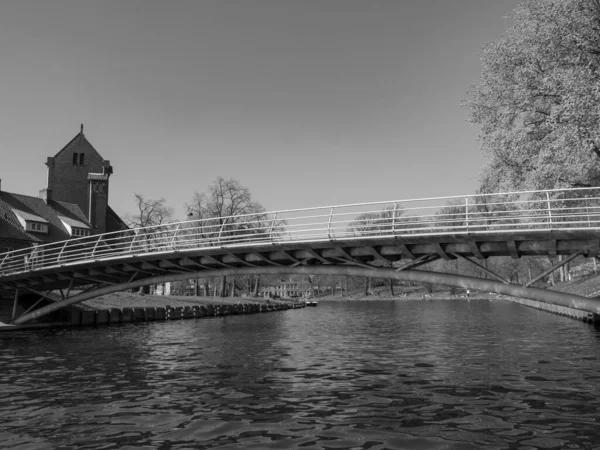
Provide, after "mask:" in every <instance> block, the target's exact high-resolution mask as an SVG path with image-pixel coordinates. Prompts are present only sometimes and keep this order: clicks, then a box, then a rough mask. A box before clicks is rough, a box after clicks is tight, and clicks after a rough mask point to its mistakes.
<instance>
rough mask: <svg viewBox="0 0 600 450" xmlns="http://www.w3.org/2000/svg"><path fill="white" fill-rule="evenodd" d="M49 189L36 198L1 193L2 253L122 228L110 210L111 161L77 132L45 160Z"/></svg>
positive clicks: (123, 225)
mask: <svg viewBox="0 0 600 450" xmlns="http://www.w3.org/2000/svg"><path fill="white" fill-rule="evenodd" d="M46 166H48V184H47V187H46V188H45V189H43V190H41V191H40V195H39V197H32V196H28V195H23V194H14V193H9V192H4V191H2V188H1V184H0V253H3V252H5V251H9V250H11V249H17V248H26V247H30V246H32V245H39V244H43V243H50V242H57V241H63V240H66V239H70V238H77V237H82V236H89V235H93V234H100V233H106V232H111V231H118V230H122V229H124V228H126V225H125V224H124V222H123V221H122V220H121V218H120V217H119V216H118V215H117V214H116V213H115V212H114V211H113V210H112V209H111V208H110V206H109V205H108V192H109V179H110V175H111V174H112V166H111V165H110V161H108V160H105V159H103V158H102V156H101V155H100V153H98V151H97V150H96V149H95V148H94V146H93V145H92V144H91V143H90V142H89V141H88V140H87V138H86V137H85V135H84V134H83V125H82V126H81V131H80V132H79V133H78V134H77V135H76V136H75V137H74V138H73V139H71V141H70V142H69V143H68V144H67V145H65V146H64V147H63V148H62V149H61V150H60V151H59V152H58V153H57V154H56V155H54V156H52V157H49V158H48V159H47V161H46Z"/></svg>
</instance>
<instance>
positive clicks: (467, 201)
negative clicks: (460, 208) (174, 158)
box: [465, 197, 469, 231]
mask: <svg viewBox="0 0 600 450" xmlns="http://www.w3.org/2000/svg"><path fill="white" fill-rule="evenodd" d="M465 221H466V224H467V231H469V197H465Z"/></svg>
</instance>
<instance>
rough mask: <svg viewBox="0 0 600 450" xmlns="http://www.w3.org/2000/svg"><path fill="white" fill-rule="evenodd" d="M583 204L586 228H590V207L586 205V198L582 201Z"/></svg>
mask: <svg viewBox="0 0 600 450" xmlns="http://www.w3.org/2000/svg"><path fill="white" fill-rule="evenodd" d="M583 201H584V202H585V203H584V204H585V214H586V215H587V222H588V227H591V226H592V222H591V220H590V207H589V205H588V199H587V197H586V198H585V199H584V200H583Z"/></svg>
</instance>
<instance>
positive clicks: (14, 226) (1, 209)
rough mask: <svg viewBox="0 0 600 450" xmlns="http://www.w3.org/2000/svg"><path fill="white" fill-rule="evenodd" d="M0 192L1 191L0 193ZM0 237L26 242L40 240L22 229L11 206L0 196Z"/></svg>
mask: <svg viewBox="0 0 600 450" xmlns="http://www.w3.org/2000/svg"><path fill="white" fill-rule="evenodd" d="M0 194H1V193H0ZM0 238H3V239H10V240H18V241H27V242H40V240H39V239H38V238H37V237H36V236H33V235H30V234H28V233H27V232H25V230H23V227H22V226H21V224H20V223H19V219H17V217H16V216H15V213H14V212H13V210H12V208H11V207H10V206H9V205H8V204H7V203H5V202H4V201H2V198H1V197H0Z"/></svg>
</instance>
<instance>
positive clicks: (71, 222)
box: [58, 215, 92, 230]
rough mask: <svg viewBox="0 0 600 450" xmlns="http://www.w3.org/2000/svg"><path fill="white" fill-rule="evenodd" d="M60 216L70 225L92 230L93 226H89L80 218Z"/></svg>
mask: <svg viewBox="0 0 600 450" xmlns="http://www.w3.org/2000/svg"><path fill="white" fill-rule="evenodd" d="M58 218H59V219H60V220H62V221H63V222H64V223H66V224H67V225H69V226H70V227H76V228H84V229H88V230H91V228H92V227H91V226H89V225H87V224H85V223H83V222H81V221H79V220H75V219H72V218H71V217H67V216H61V215H59V216H58Z"/></svg>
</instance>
